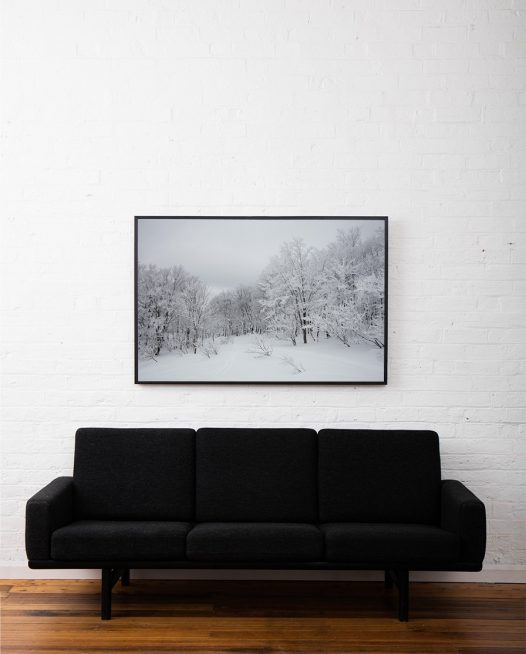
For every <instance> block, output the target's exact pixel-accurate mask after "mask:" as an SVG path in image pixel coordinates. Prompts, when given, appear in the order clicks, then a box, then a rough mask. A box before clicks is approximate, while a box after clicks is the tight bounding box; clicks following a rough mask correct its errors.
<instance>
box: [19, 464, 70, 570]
mask: <svg viewBox="0 0 526 654" xmlns="http://www.w3.org/2000/svg"><path fill="white" fill-rule="evenodd" d="M72 521H73V478H72V477H58V478H57V479H55V480H54V481H52V482H51V483H50V484H48V485H47V486H45V487H44V488H42V489H41V490H39V491H38V493H35V495H33V497H31V498H30V499H29V500H28V501H27V505H26V553H27V558H28V559H29V560H33V561H45V560H47V559H50V558H51V553H50V540H51V534H52V533H53V531H55V529H58V528H59V527H63V526H64V525H67V524H68V523H70V522H72Z"/></svg>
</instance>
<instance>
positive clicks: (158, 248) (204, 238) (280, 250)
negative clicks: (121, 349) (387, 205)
mask: <svg viewBox="0 0 526 654" xmlns="http://www.w3.org/2000/svg"><path fill="white" fill-rule="evenodd" d="M135 383H137V384H197V383H201V384H239V383H247V384H385V383H387V218H386V217H362V216H360V217H322V216H320V217H283V218H266V217H265V218H263V217H226V218H225V217H184V216H181V217H179V216H174V217H171V216H170V217H168V216H138V217H136V218H135Z"/></svg>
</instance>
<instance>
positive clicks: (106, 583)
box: [100, 568, 112, 620]
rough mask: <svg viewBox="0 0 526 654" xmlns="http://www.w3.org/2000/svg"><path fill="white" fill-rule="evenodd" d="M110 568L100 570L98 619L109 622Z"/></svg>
mask: <svg viewBox="0 0 526 654" xmlns="http://www.w3.org/2000/svg"><path fill="white" fill-rule="evenodd" d="M111 589H112V585H111V568H102V587H101V593H100V618H101V620H111Z"/></svg>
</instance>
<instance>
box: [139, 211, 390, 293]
mask: <svg viewBox="0 0 526 654" xmlns="http://www.w3.org/2000/svg"><path fill="white" fill-rule="evenodd" d="M138 223H139V224H138V258H139V263H141V264H155V265H156V266H158V267H159V268H169V267H172V266H179V265H180V266H183V267H184V268H185V270H186V271H187V272H188V273H190V274H192V275H196V276H197V277H199V278H200V279H202V280H203V281H204V282H205V283H206V284H207V285H208V286H209V288H210V290H211V292H212V295H215V294H217V293H219V292H221V291H223V290H227V289H232V288H236V287H237V286H239V285H240V284H246V285H251V284H255V283H256V282H257V281H258V279H259V276H260V274H261V272H262V271H263V269H264V268H265V267H266V266H267V265H268V263H269V261H270V259H271V257H273V256H274V255H276V254H278V253H279V250H280V247H281V245H282V243H283V242H284V241H290V240H292V239H293V238H295V237H301V238H303V240H304V241H305V243H306V244H307V245H309V246H312V247H315V248H318V249H320V248H323V247H325V246H326V245H328V244H329V243H330V242H332V241H334V240H335V238H336V233H337V231H338V230H339V229H347V228H350V227H356V226H359V227H360V229H361V231H362V237H363V238H367V237H368V236H370V235H371V234H372V233H373V232H374V230H375V229H376V228H377V227H380V226H383V221H382V220H345V219H343V220H334V219H330V218H322V219H317V220H308V219H297V220H290V219H289V220H287V219H279V220H257V219H249V218H235V219H224V218H219V219H218V218H216V219H209V218H174V219H166V218H161V219H157V218H143V219H139V221H138Z"/></svg>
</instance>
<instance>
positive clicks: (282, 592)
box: [0, 578, 526, 654]
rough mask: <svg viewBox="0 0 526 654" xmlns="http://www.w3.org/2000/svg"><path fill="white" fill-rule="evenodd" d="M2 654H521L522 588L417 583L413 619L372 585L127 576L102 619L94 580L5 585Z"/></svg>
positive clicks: (524, 636)
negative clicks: (400, 615)
mask: <svg viewBox="0 0 526 654" xmlns="http://www.w3.org/2000/svg"><path fill="white" fill-rule="evenodd" d="M0 587H1V591H2V597H3V599H2V632H1V636H2V648H1V652H2V654H9V653H13V652H20V653H23V654H30V653H31V652H45V653H46V654H59V653H60V654H65V653H67V652H75V653H77V654H82V653H85V652H92V653H93V652H96V653H97V654H104V653H106V652H108V653H111V654H114V653H116V652H126V654H139V653H140V654H148V653H153V652H163V653H167V652H177V653H178V654H182V653H184V652H194V653H195V652H203V653H208V654H210V653H212V652H218V653H219V652H231V653H232V652H235V653H237V654H242V653H246V654H271V653H277V652H279V653H284V652H302V653H306V654H312V653H318V654H325V653H327V654H330V653H339V654H341V653H342V652H369V653H371V652H403V653H411V652H415V653H418V654H425V653H426V652H440V653H447V652H456V653H466V654H467V653H470V654H498V653H504V652H513V653H515V654H516V653H518V652H526V631H525V626H526V622H525V619H526V586H525V585H518V584H517V585H510V584H500V585H499V584H454V583H450V584H438V583H433V584H431V583H412V584H411V595H412V597H411V609H410V621H409V622H408V623H401V622H398V620H397V618H396V611H395V609H396V590H385V589H384V587H383V583H377V582H307V581H294V582H290V581H266V582H263V581H242V582H240V581H134V580H133V578H132V585H131V586H129V587H128V588H122V587H120V585H118V586H116V587H115V589H114V592H113V615H114V617H113V619H112V620H111V621H110V622H103V621H101V620H100V619H99V584H98V582H96V581H12V580H11V581H5V582H0Z"/></svg>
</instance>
